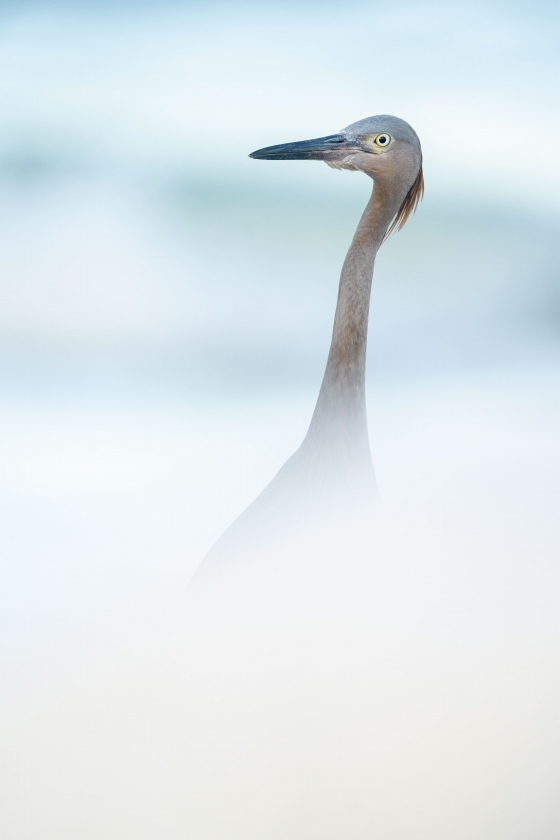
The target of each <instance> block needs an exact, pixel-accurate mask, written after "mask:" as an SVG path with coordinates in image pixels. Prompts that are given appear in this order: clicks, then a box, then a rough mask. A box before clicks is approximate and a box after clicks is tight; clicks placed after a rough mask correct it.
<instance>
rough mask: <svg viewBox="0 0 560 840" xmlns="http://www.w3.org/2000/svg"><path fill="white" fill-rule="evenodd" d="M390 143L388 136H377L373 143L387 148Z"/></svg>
mask: <svg viewBox="0 0 560 840" xmlns="http://www.w3.org/2000/svg"><path fill="white" fill-rule="evenodd" d="M390 142H391V138H390V136H389V135H388V134H379V135H378V136H377V137H376V138H375V143H376V145H378V146H388V145H389V143H390Z"/></svg>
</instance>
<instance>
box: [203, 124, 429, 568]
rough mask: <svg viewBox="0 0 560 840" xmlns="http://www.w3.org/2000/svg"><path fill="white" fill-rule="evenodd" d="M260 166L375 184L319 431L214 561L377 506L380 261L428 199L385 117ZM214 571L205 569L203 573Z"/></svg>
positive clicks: (401, 130) (298, 145) (318, 416)
mask: <svg viewBox="0 0 560 840" xmlns="http://www.w3.org/2000/svg"><path fill="white" fill-rule="evenodd" d="M249 157H251V158H254V159H256V160H321V161H324V162H325V163H327V164H328V165H329V166H331V167H333V168H334V169H349V170H357V171H360V172H364V173H365V174H366V175H368V176H369V177H370V178H371V179H372V180H373V191H372V195H371V198H370V199H369V201H368V204H367V206H366V208H365V210H364V212H363V215H362V217H361V219H360V222H359V224H358V228H357V230H356V233H355V235H354V238H353V240H352V244H351V245H350V249H349V251H348V254H347V256H346V259H345V261H344V264H343V266H342V273H341V277H340V284H339V289H338V301H337V305H336V312H335V318H334V327H333V333H332V341H331V346H330V350H329V355H328V359H327V366H326V370H325V374H324V376H323V381H322V384H321V388H320V391H319V396H318V399H317V404H316V406H315V410H314V412H313V416H312V419H311V424H310V426H309V430H308V432H307V435H306V436H305V439H304V441H303V443H302V445H301V446H300V448H299V449H298V450H297V452H295V454H294V455H292V457H291V458H289V459H288V461H287V462H286V463H285V464H284V466H283V467H282V468H281V470H280V471H279V472H278V474H277V475H276V476H275V478H274V479H273V480H272V481H271V482H270V484H269V485H268V486H267V487H266V488H265V490H264V491H263V492H262V493H261V494H260V495H259V496H258V497H257V499H256V500H255V501H254V502H253V503H252V504H251V505H250V506H249V507H248V508H247V509H246V510H245V511H244V512H243V513H242V514H241V516H240V517H239V518H238V519H237V520H236V521H235V522H234V523H233V525H232V526H231V527H230V528H229V529H228V530H227V531H226V532H225V533H224V534H223V535H222V537H221V538H220V539H219V540H218V542H217V543H216V544H215V546H214V547H213V549H211V551H210V553H209V555H207V558H209V559H210V558H213V557H215V556H217V555H220V556H222V555H224V554H227V553H228V551H230V550H231V549H232V548H235V549H236V550H239V549H240V548H241V549H243V547H244V546H245V545H248V544H249V543H252V545H253V547H254V546H258V545H259V541H262V539H263V538H264V539H266V540H269V541H270V540H272V541H273V540H274V539H275V537H274V535H273V534H272V533H271V528H272V527H273V525H274V526H277V525H278V526H279V532H280V533H283V534H285V532H286V528H288V529H289V527H290V521H291V520H293V518H294V517H297V518H298V519H299V521H300V522H302V521H305V520H306V519H307V520H310V521H311V520H313V519H314V517H315V516H316V515H317V513H318V512H323V513H324V512H325V511H326V510H328V511H329V516H330V514H331V513H332V512H333V511H334V510H338V509H339V508H340V506H341V504H342V505H347V506H348V505H349V506H351V507H355V505H356V504H359V503H363V502H365V503H366V504H369V503H370V502H371V500H372V499H373V498H374V497H375V493H376V490H375V475H374V470H373V463H372V459H371V454H370V448H369V438H368V427H367V414H366V398H365V372H366V345H367V329H368V317H369V303H370V294H371V285H372V279H373V268H374V263H375V257H376V254H377V251H378V250H379V248H380V246H381V244H382V243H383V242H384V241H385V240H386V239H387V237H388V236H389V235H390V234H391V233H392V232H394V231H398V230H399V229H400V228H402V227H403V225H404V224H405V223H406V221H407V219H408V218H409V216H410V215H411V213H413V212H414V211H415V209H416V207H417V205H418V202H419V201H420V200H421V198H422V195H423V192H424V179H423V174H422V150H421V146H420V141H419V139H418V136H417V134H416V132H415V131H414V129H413V128H412V127H411V126H410V125H409V124H408V123H407V122H405V121H404V120H402V119H400V118H398V117H394V116H389V115H386V114H383V115H378V116H375V117H367V118H366V119H363V120H359V121H358V122H355V123H352V124H351V125H349V126H347V127H346V128H343V129H342V130H341V131H340V132H339V133H338V134H330V135H328V136H326V137H319V138H317V139H314V140H303V141H299V142H295V143H283V144H281V145H277V146H267V147H266V148H263V149H258V150H257V151H255V152H252V153H251V154H250V155H249ZM204 565H206V564H204Z"/></svg>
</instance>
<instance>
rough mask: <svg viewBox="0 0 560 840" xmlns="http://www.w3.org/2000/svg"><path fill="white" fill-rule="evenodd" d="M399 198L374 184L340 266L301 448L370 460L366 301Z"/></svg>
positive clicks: (388, 187) (399, 201)
mask: <svg viewBox="0 0 560 840" xmlns="http://www.w3.org/2000/svg"><path fill="white" fill-rule="evenodd" d="M402 198H403V196H402V195H401V190H395V191H393V190H392V189H391V187H390V186H385V185H380V184H374V188H373V192H372V195H371V198H370V200H369V202H368V204H367V206H366V208H365V210H364V212H363V215H362V218H361V219H360V222H359V224H358V228H357V230H356V233H355V234H354V238H353V240H352V244H351V245H350V249H349V251H348V254H347V256H346V259H345V261H344V265H343V266H342V273H341V276H340V284H339V288H338V301H337V305H336V313H335V319H334V327H333V334H332V341H331V347H330V351H329V357H328V361H327V367H326V370H325V375H324V377H323V382H322V385H321V390H320V392H319V397H318V399H317V405H316V407H315V411H314V413H313V418H312V420H311V425H310V427H309V431H308V433H307V437H306V439H305V441H304V446H305V447H309V446H311V447H313V448H315V447H316V446H317V444H318V443H319V441H321V440H322V441H325V442H326V440H328V441H329V445H331V446H332V443H333V440H336V442H337V444H338V445H339V446H340V444H342V445H343V448H344V449H345V450H346V454H347V455H348V454H349V450H353V451H354V452H360V451H361V453H362V454H363V452H364V447H365V450H366V451H367V456H368V457H369V442H368V433H367V416H366V402H365V371H366V348H367V328H368V316H369V301H370V294H371V283H372V278H373V266H374V263H375V256H376V254H377V251H378V250H379V247H380V245H381V243H382V241H383V237H384V235H385V233H386V231H387V228H388V227H389V225H390V223H391V221H392V219H393V217H394V216H395V214H396V213H397V211H398V209H399V206H400V203H401V201H402Z"/></svg>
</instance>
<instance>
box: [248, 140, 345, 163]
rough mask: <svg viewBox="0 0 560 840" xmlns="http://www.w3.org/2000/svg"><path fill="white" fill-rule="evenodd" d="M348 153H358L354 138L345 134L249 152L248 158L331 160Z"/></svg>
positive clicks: (282, 144)
mask: <svg viewBox="0 0 560 840" xmlns="http://www.w3.org/2000/svg"><path fill="white" fill-rule="evenodd" d="M349 151H355V152H356V151H358V145H357V143H356V140H355V138H351V137H347V136H346V135H345V134H329V135H328V137H318V138H317V139H316V140H300V141H299V142H297V143H281V144H280V145H279V146H267V147H266V148H265V149H257V151H256V152H251V154H250V155H249V157H251V158H256V159H257V160H332V159H335V158H336V157H339V156H340V154H341V152H342V153H343V155H346V154H348V152H349Z"/></svg>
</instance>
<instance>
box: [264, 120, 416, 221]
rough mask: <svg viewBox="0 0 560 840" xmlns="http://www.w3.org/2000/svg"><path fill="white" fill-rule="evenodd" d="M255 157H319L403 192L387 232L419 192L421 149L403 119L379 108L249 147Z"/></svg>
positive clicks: (411, 208)
mask: <svg viewBox="0 0 560 840" xmlns="http://www.w3.org/2000/svg"><path fill="white" fill-rule="evenodd" d="M249 157H252V158H256V159H257V160H322V161H324V162H325V163H327V164H328V165H329V166H332V167H333V168H334V169H353V170H358V171H360V172H365V173H366V174H367V175H369V176H370V177H371V178H373V180H374V181H376V182H379V183H383V182H384V183H385V184H387V186H389V187H390V188H392V189H396V190H398V191H399V192H401V193H402V195H404V196H405V198H404V200H403V203H402V205H401V207H400V209H399V212H398V214H397V216H396V217H395V220H394V222H393V224H392V225H391V228H390V230H389V231H388V233H390V232H391V231H392V230H393V229H399V228H401V227H402V226H403V225H404V223H405V222H406V220H407V219H408V217H409V216H410V214H411V213H412V212H413V211H414V210H415V209H416V205H417V204H418V202H419V201H420V199H421V198H422V195H423V192H424V179H423V175H422V149H421V147H420V141H419V139H418V135H417V134H416V132H415V131H414V129H413V128H412V126H410V125H409V124H408V123H407V122H405V121H404V120H401V119H399V117H392V116H389V115H388V114H380V115H378V116H376V117H366V119H364V120H359V121H358V122H355V123H352V124H351V125H348V126H346V128H343V129H342V130H341V131H340V132H339V133H338V134H329V135H328V136H326V137H318V138H317V139H315V140H301V141H298V142H295V143H282V144H280V145H279V146H267V147H266V148H265V149H258V150H257V151H256V152H252V153H251V154H250V155H249Z"/></svg>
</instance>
